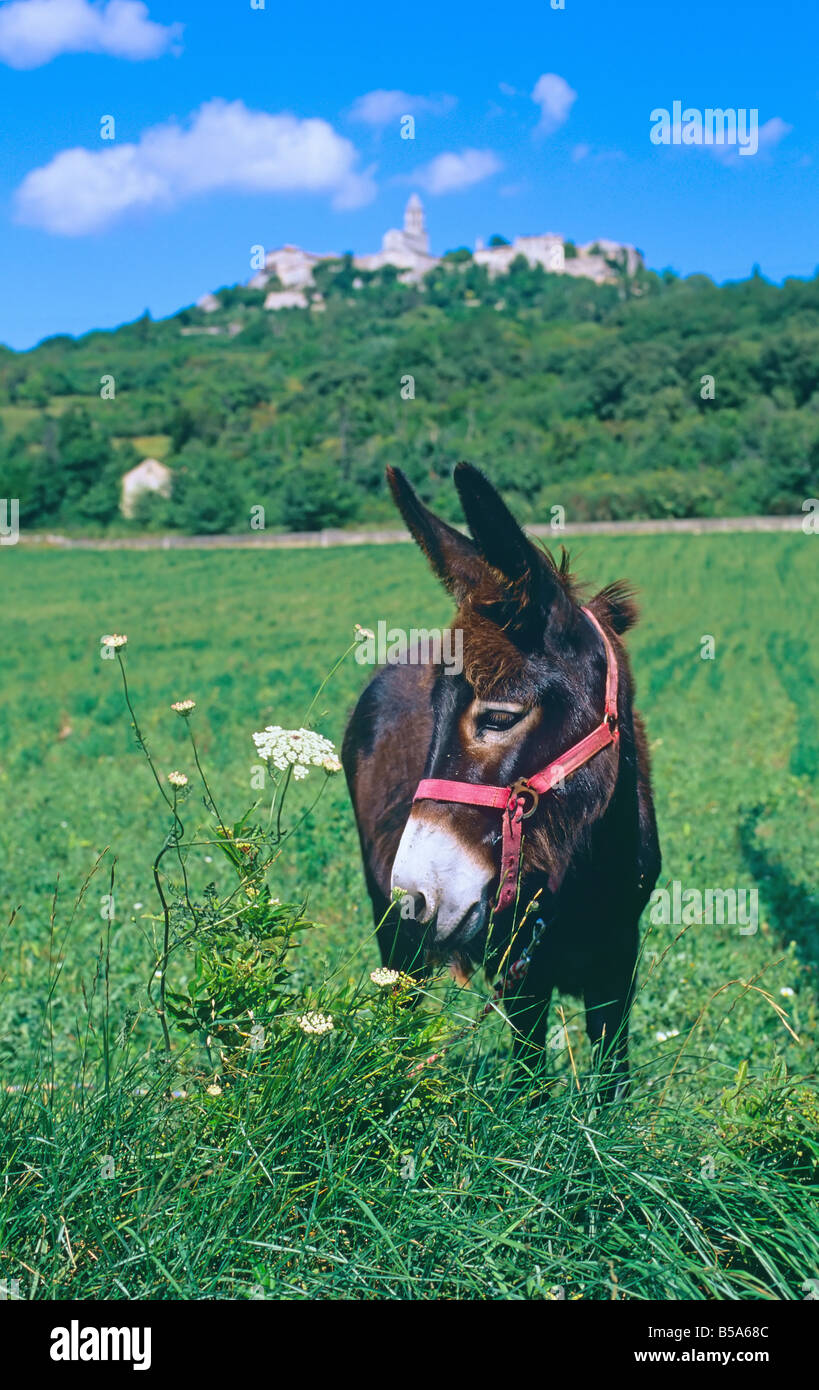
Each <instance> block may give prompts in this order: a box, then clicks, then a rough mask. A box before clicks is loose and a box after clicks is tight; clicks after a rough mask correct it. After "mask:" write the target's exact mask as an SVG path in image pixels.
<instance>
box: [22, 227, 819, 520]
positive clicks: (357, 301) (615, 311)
mask: <svg viewBox="0 0 819 1390" xmlns="http://www.w3.org/2000/svg"><path fill="white" fill-rule="evenodd" d="M613 269H615V270H616V279H615V283H612V284H600V285H598V284H594V283H593V282H591V281H589V280H583V279H579V278H573V277H570V276H568V275H560V274H549V273H547V272H546V271H545V270H544V269H543V268H542V267H534V268H533V267H531V266H528V265H527V264H526V262H525V261H524V260H523V258H519V259H517V260H515V261H514V262H513V263H512V265H511V268H510V270H509V273H508V274H507V275H505V276H504V277H503V279H502V280H494V281H493V280H492V279H491V278H490V276H489V274H488V271H487V269H486V267H485V266H481V265H478V264H476V263H475V261H474V260H473V258H472V256H471V253H470V252H468V251H466V250H462V251H457V252H454V253H450V254H449V255H448V256H447V257H445V258H444V259H443V261H441V262H440V263H439V264H437V265H436V266H435V267H434V269H433V270H432V271H431V272H430V273H429V274H428V275H426V277H425V279H424V281H423V283H422V284H405V283H402V282H401V280H400V279H399V277H398V273H397V271H396V269H395V267H392V266H384V267H381V268H380V269H378V270H376V271H373V272H366V271H363V270H360V269H358V268H356V267H355V266H354V265H353V262H352V258H351V257H349V256H347V257H344V258H341V259H338V260H332V261H324V262H323V263H322V264H320V265H319V266H317V268H316V271H315V282H316V284H315V289H314V290H312V291H311V296H312V298H311V302H310V307H309V308H293V309H282V310H279V311H278V312H270V311H269V310H265V308H264V301H265V298H266V297H267V295H268V294H269V292H270V289H271V284H270V283H268V284H267V285H266V286H265V288H252V287H248V286H237V287H233V288H225V289H222V290H220V291H219V292H218V294H217V295H216V299H217V301H218V307H216V308H214V307H213V302H212V301H210V305H209V308H210V311H209V312H208V311H206V309H204V308H200V307H191V308H186V309H183V310H182V311H181V312H180V313H178V314H176V315H174V316H173V317H171V318H168V319H165V320H163V321H161V322H154V321H152V320H151V319H150V318H149V317H148V316H147V315H146V316H145V317H144V318H142V319H140V320H138V321H137V322H135V323H132V324H129V325H126V326H124V327H122V328H120V329H118V330H116V331H114V332H93V333H89V334H87V335H86V336H84V337H82V338H80V339H76V340H75V339H71V338H67V337H57V338H51V339H49V340H47V341H45V342H43V343H42V344H40V345H39V346H38V347H37V348H35V349H33V350H31V351H29V352H25V353H15V352H12V351H10V350H9V349H6V348H0V496H3V497H19V499H20V522H21V525H22V526H23V527H24V528H26V529H42V528H54V527H57V526H59V527H62V528H65V529H69V530H82V531H91V532H93V531H98V530H101V529H111V528H113V529H114V530H128V529H129V528H130V529H140V530H144V529H169V528H179V529H181V530H185V531H191V532H194V533H203V532H218V531H242V530H246V529H247V528H248V526H249V525H250V514H251V508H253V507H263V508H264V524H265V525H266V526H267V527H268V528H276V529H281V528H287V529H311V528H314V527H317V526H321V525H339V524H343V523H345V522H347V521H355V522H359V523H360V522H365V523H366V522H376V521H380V520H383V519H384V518H387V517H389V518H390V519H392V516H393V513H392V509H391V506H390V504H389V501H388V499H387V496H386V493H385V488H384V483H383V472H384V467H385V465H386V464H387V463H398V464H400V465H401V467H403V468H404V469H405V470H406V472H407V473H408V474H409V476H410V478H411V479H412V480H413V481H414V482H415V483H416V484H417V485H418V486H419V488H420V490H421V492H422V494H423V495H424V496H425V498H426V499H427V500H429V501H431V502H433V503H434V504H435V505H437V506H439V507H440V508H441V509H442V510H443V511H444V512H446V510H447V508H448V506H449V505H450V498H451V491H450V489H449V488H448V487H444V486H443V485H442V483H443V480H444V478H445V477H446V476H447V475H448V473H449V470H450V468H451V466H452V464H453V463H454V462H455V461H456V460H457V459H458V458H461V457H466V458H468V459H470V460H471V461H472V462H474V463H476V464H478V465H480V466H483V467H485V468H486V469H487V470H488V471H489V472H490V474H491V476H492V478H493V480H494V481H495V482H496V483H497V484H499V485H500V486H501V487H502V488H503V489H505V490H506V491H507V492H508V494H509V495H510V500H511V502H512V503H513V505H514V507H515V508H516V510H517V511H518V513H519V514H520V515H521V516H522V517H523V518H524V519H526V518H528V519H538V520H544V519H545V520H548V519H549V514H550V509H551V508H552V507H553V506H556V505H559V506H562V507H563V508H564V509H565V514H566V520H568V521H578V520H587V519H602V518H609V517H613V518H619V517H652V516H666V515H670V516H691V515H731V514H737V513H754V512H792V511H798V510H799V508H800V506H801V503H802V501H803V499H804V498H805V497H806V496H810V495H812V494H813V495H815V493H816V490H817V487H819V482H817V478H818V477H819V279H818V278H814V279H813V280H811V281H800V280H789V281H787V282H786V283H785V284H784V285H783V286H781V287H778V286H774V285H771V284H769V283H767V282H766V281H764V280H763V279H762V278H761V277H760V276H759V275H755V276H753V277H752V278H751V279H749V280H747V281H744V282H740V283H735V284H730V285H725V286H722V287H717V286H715V285H714V284H713V283H712V282H711V281H710V280H709V279H707V278H706V277H704V276H692V277H690V278H688V279H686V280H680V279H678V278H676V277H675V276H673V275H672V274H671V273H664V274H663V275H657V274H655V273H653V272H650V271H646V270H644V269H643V268H642V267H638V268H637V270H636V271H635V273H634V274H632V275H629V274H627V273H626V270H625V268H619V270H618V269H617V268H616V267H613ZM277 284H278V282H277V281H275V280H273V281H272V287H273V288H274V289H275V287H276V285H277ZM103 378H105V381H103V380H102V379H103ZM111 378H113V382H112V381H111ZM709 378H713V381H712V382H711V381H709ZM704 379H705V380H704ZM103 397H104V398H103ZM146 456H151V457H153V458H157V459H159V460H160V461H162V462H164V463H165V464H167V465H168V466H169V467H170V469H171V470H172V475H173V476H172V490H171V495H170V496H169V497H168V498H163V497H161V496H158V495H146V496H143V498H142V499H141V500H140V502H139V504H138V505H137V508H136V512H135V516H134V518H133V520H132V521H130V522H126V521H124V520H123V519H122V517H121V516H120V515H119V499H120V480H121V476H122V474H123V473H124V472H125V471H126V470H128V469H130V468H131V467H133V466H134V465H135V464H136V463H138V462H139V461H140V460H141V459H143V458H145V457H146ZM255 515H256V518H257V524H258V520H259V518H260V514H259V513H256V514H255Z"/></svg>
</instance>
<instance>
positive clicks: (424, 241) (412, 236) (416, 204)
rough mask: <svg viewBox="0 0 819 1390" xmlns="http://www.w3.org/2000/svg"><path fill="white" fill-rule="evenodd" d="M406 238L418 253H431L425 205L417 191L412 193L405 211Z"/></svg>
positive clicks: (424, 254) (423, 254)
mask: <svg viewBox="0 0 819 1390" xmlns="http://www.w3.org/2000/svg"><path fill="white" fill-rule="evenodd" d="M404 240H405V241H406V243H407V244H408V246H410V247H411V249H412V250H413V251H415V252H417V253H418V255H420V256H428V255H429V237H428V235H427V227H426V223H425V221H424V207H423V204H422V202H421V199H420V198H419V197H418V194H417V193H412V194H411V195H410V199H409V202H408V203H407V206H406V209H405V212H404Z"/></svg>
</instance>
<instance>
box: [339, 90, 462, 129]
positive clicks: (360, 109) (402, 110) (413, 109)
mask: <svg viewBox="0 0 819 1390" xmlns="http://www.w3.org/2000/svg"><path fill="white" fill-rule="evenodd" d="M455 101H456V99H455V97H453V96H448V95H447V94H446V93H443V94H442V95H441V96H436V97H420V96H415V97H414V96H410V94H409V92H401V91H385V90H384V89H383V88H379V89H378V90H377V91H374V92H366V93H365V94H364V96H363V97H358V99H357V100H356V101H354V102H353V105H352V107H351V108H350V120H351V121H361V122H362V123H363V124H364V125H371V126H385V125H389V123H390V121H400V119H401V117H402V116H417V115H418V113H419V112H421V111H424V112H428V113H429V114H430V115H431V116H444V115H446V112H447V111H451V110H452V108H453V106H454V105H455Z"/></svg>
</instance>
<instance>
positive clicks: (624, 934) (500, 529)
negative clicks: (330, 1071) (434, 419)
mask: <svg viewBox="0 0 819 1390" xmlns="http://www.w3.org/2000/svg"><path fill="white" fill-rule="evenodd" d="M390 482H391V485H392V488H393V492H394V494H395V497H396V501H397V503H398V505H399V508H400V509H401V511H402V513H403V515H404V518H405V520H406V521H407V524H408V526H409V528H410V530H411V531H412V533H413V535H414V536H415V538H416V540H418V542H419V543H420V545H421V546H422V548H423V549H424V551H425V553H426V554H427V557H428V559H429V560H430V563H431V564H432V567H433V569H434V570H435V572H436V573H437V574H438V576H439V577H440V578H441V579H442V580H443V582H444V583H445V584H446V586H447V588H448V589H449V590H450V592H451V593H452V594H453V596H454V597H455V599H456V601H457V602H458V604H459V609H458V615H457V618H456V625H457V626H459V627H461V628H462V630H463V641H464V670H463V672H462V673H460V674H458V675H453V674H448V673H445V672H444V670H443V669H442V668H441V667H440V666H439V667H436V666H433V665H430V664H419V665H398V666H387V667H385V668H384V669H382V670H380V671H379V672H378V673H377V674H376V675H375V677H374V678H373V680H372V681H371V682H370V684H369V685H368V686H367V688H366V689H365V691H364V693H363V694H362V696H361V698H360V700H359V702H358V704H357V706H356V708H355V710H354V712H353V715H352V718H351V720H350V723H349V726H348V728H347V733H346V736H345V740H344V748H343V753H342V760H343V763H344V769H345V772H346V775H347V780H348V784H349V788H350V794H351V797H352V801H353V806H354V808H355V814H356V820H357V823H358V830H359V836H360V841H361V852H362V857H363V861H364V871H365V875H366V880H367V888H368V890H369V894H370V897H371V899H372V904H373V912H374V917H375V921H376V923H377V924H380V925H379V945H380V950H381V956H382V960H383V961H384V963H385V964H387V965H391V966H394V967H396V968H399V969H401V970H405V971H407V972H409V973H414V974H416V975H419V974H421V973H423V970H424V969H425V968H426V965H427V963H428V962H429V961H430V960H433V959H446V958H449V959H450V960H451V962H452V963H453V965H454V966H455V967H456V971H457V973H459V974H463V973H467V972H468V971H469V970H470V969H472V968H475V967H476V966H478V965H480V964H484V965H485V966H486V967H487V969H488V970H489V971H490V973H491V972H492V971H493V970H494V969H496V968H497V966H498V965H499V963H500V962H501V961H502V960H503V958H504V954H505V953H506V951H507V947H508V946H509V942H510V938H511V937H512V935H513V934H514V941H513V943H512V948H511V951H510V952H509V953H508V957H507V963H508V962H509V961H513V960H515V959H517V958H518V957H519V956H520V954H521V952H522V951H523V949H524V948H525V946H526V945H527V944H528V942H529V940H530V938H531V933H532V929H533V922H534V920H535V918H536V917H540V918H541V919H542V920H543V921H544V923H545V928H544V930H543V932H542V933H541V936H540V939H539V941H538V944H537V945H536V947H535V949H534V951H533V953H532V960H531V964H530V967H529V970H528V973H527V975H526V977H525V980H524V983H523V985H522V986H521V988H520V990H519V992H518V994H517V996H516V997H515V998H514V1000H513V1001H512V1002H511V1004H510V1006H509V1011H510V1014H511V1015H512V1017H513V1021H514V1024H515V1027H516V1030H517V1033H516V1051H517V1052H518V1053H519V1054H520V1053H524V1052H527V1051H528V1052H529V1053H530V1054H532V1053H533V1050H534V1049H537V1048H539V1047H542V1046H543V1043H544V1040H545V1031H546V1021H547V1012H548V1005H549V998H550V996H551V993H552V991H553V989H555V988H557V989H559V990H560V991H561V992H566V993H570V994H579V995H582V996H583V998H584V1000H585V1004H586V1022H587V1030H588V1033H589V1037H590V1039H591V1040H592V1043H593V1044H597V1043H599V1042H600V1041H601V1039H604V1038H605V1039H606V1040H607V1044H611V1046H612V1049H613V1060H614V1062H615V1069H616V1072H617V1073H619V1074H620V1076H621V1077H622V1075H623V1074H624V1073H625V1071H626V1066H627V1062H626V1057H627V1029H628V1011H629V1007H630V1003H631V996H632V990H633V977H634V968H635V963H636V956H637V924H638V919H639V916H640V913H641V911H642V909H643V907H644V906H645V904H646V902H647V901H648V898H649V895H650V893H651V890H652V888H653V887H654V884H655V882H656V879H657V875H658V873H659V868H660V854H659V846H658V842H657V832H656V825H655V820H654V810H653V805H652V800H651V789H650V774H649V763H648V754H647V749H646V743H645V738H644V735H643V730H642V726H641V724H640V721H639V718H638V716H637V715H636V714H635V712H634V711H633V709H632V681H631V674H630V670H629V665H628V660H627V657H626V654H625V651H624V649H623V647H622V645H621V643H620V642H619V636H620V634H621V633H622V632H624V631H625V630H626V629H627V628H628V627H629V626H630V625H631V623H632V622H633V621H634V610H633V608H632V606H631V603H630V600H629V598H628V595H627V592H626V590H625V589H624V588H623V586H612V587H611V588H609V589H608V590H604V591H603V592H602V593H600V594H598V595H597V596H596V597H595V598H594V599H592V600H590V601H589V603H588V605H587V606H588V608H589V609H590V610H591V612H592V613H593V614H594V616H595V617H596V619H597V620H598V622H599V623H600V624H601V626H602V627H603V629H604V631H605V633H606V634H607V636H608V638H609V641H610V643H611V646H612V648H613V652H614V657H615V659H616V662H617V669H618V677H619V681H618V684H619V691H618V700H617V710H618V725H619V739H618V740H617V742H616V743H614V744H612V745H611V746H610V747H607V748H605V749H603V750H602V751H600V752H598V753H597V754H596V755H595V756H594V757H593V758H592V759H591V760H590V761H589V762H588V763H587V764H586V765H585V766H583V767H581V768H580V769H579V770H578V771H576V772H575V773H574V774H573V775H572V776H571V777H569V778H567V779H566V781H565V783H564V784H563V785H558V786H557V787H555V789H554V790H553V791H550V792H549V793H548V794H546V795H544V796H543V797H542V798H541V800H540V803H539V805H538V806H537V808H536V810H535V811H534V813H533V814H532V816H531V819H528V820H527V821H526V822H525V826H524V832H525V834H524V847H523V855H522V861H521V876H520V891H519V895H518V904H519V910H518V911H517V914H516V913H515V910H514V908H513V907H512V908H508V909H505V910H503V911H501V912H500V913H495V914H494V915H493V913H492V908H493V904H494V903H495V901H496V893H497V887H498V877H499V866H500V849H499V846H500V839H501V818H500V816H499V814H498V812H497V811H496V810H495V811H493V810H489V809H487V808H485V807H480V806H474V805H462V804H453V803H451V802H447V801H443V800H441V801H439V800H417V801H414V800H413V798H414V796H415V793H416V789H417V788H418V784H419V782H421V780H422V779H424V778H446V779H454V780H457V781H459V782H462V783H467V784H473V785H475V784H478V785H486V784H491V785H496V784H498V783H501V784H507V785H509V784H511V783H512V782H513V781H514V780H515V779H518V778H526V777H531V776H533V775H534V774H535V773H537V772H539V771H540V770H541V768H543V767H544V766H545V765H546V764H547V763H549V762H551V761H552V760H554V759H555V758H559V757H560V756H561V755H562V754H564V753H565V752H566V751H567V750H568V749H569V747H570V746H571V745H572V744H574V743H575V742H576V741H577V740H579V739H581V738H583V737H584V736H585V735H586V734H588V733H589V732H590V731H591V730H592V729H593V728H594V727H595V726H596V725H597V724H598V722H599V721H600V719H601V717H602V710H603V692H604V688H605V682H606V653H605V648H604V645H603V642H602V641H601V636H600V632H599V631H598V630H597V629H596V627H595V624H594V623H593V622H592V621H591V620H590V619H589V618H588V616H587V615H586V614H585V613H584V612H583V611H582V609H581V607H580V606H579V604H578V602H577V600H576V596H575V592H574V589H573V586H572V582H571V579H570V577H569V575H568V573H567V571H566V569H565V565H564V566H562V567H561V569H560V570H557V569H556V568H555V566H554V564H553V563H552V561H551V558H550V557H549V556H547V555H546V554H545V553H544V552H543V551H541V550H539V549H538V548H537V547H535V546H533V545H532V544H531V542H529V541H528V540H527V538H526V537H525V536H524V534H523V532H522V531H520V529H519V528H518V526H517V523H516V522H515V521H514V520H513V518H512V517H511V516H510V514H509V513H508V511H507V510H506V508H505V506H504V504H503V503H502V502H501V500H500V498H499V497H498V496H497V494H495V493H494V492H493V490H492V489H491V488H490V486H489V484H488V483H487V482H486V480H485V479H484V478H483V476H482V475H481V474H479V473H477V471H476V470H474V469H471V468H468V467H467V466H466V465H459V468H458V470H456V482H457V484H458V489H459V492H460V494H461V501H462V503H463V506H464V510H465V512H466V516H467V520H468V522H469V525H470V529H471V530H472V533H473V536H474V537H475V543H474V544H473V542H471V541H469V540H468V539H467V538H466V537H463V536H461V535H460V533H459V532H457V531H454V530H452V529H451V528H450V527H448V526H446V525H445V523H443V522H441V521H440V520H439V519H438V518H436V517H434V516H433V515H432V514H431V513H430V512H428V511H427V510H426V508H424V507H423V506H422V505H421V503H420V502H419V501H418V499H417V498H416V497H415V495H414V493H413V492H412V490H411V489H410V488H409V485H408V484H407V483H406V481H405V480H404V479H403V477H402V475H401V474H399V473H397V472H395V471H392V470H391V472H390ZM396 887H400V888H401V889H402V891H403V894H404V897H403V901H402V902H401V903H398V904H396V903H393V904H392V905H391V891H392V889H394V888H396ZM536 892H539V894H540V897H539V905H538V908H537V912H536V913H533V914H529V916H528V917H527V918H526V919H525V920H524V924H523V928H522V930H519V929H518V924H519V922H520V919H521V917H522V916H523V908H524V907H525V906H526V904H527V903H529V902H530V900H531V899H532V897H533V896H534V894H535V893H536Z"/></svg>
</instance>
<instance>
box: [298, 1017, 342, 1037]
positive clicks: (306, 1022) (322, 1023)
mask: <svg viewBox="0 0 819 1390" xmlns="http://www.w3.org/2000/svg"><path fill="white" fill-rule="evenodd" d="M299 1027H300V1029H301V1031H302V1032H303V1033H332V1031H333V1028H334V1027H335V1025H334V1023H333V1018H332V1015H331V1014H319V1013H309V1014H302V1015H301V1018H300V1019H299Z"/></svg>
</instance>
